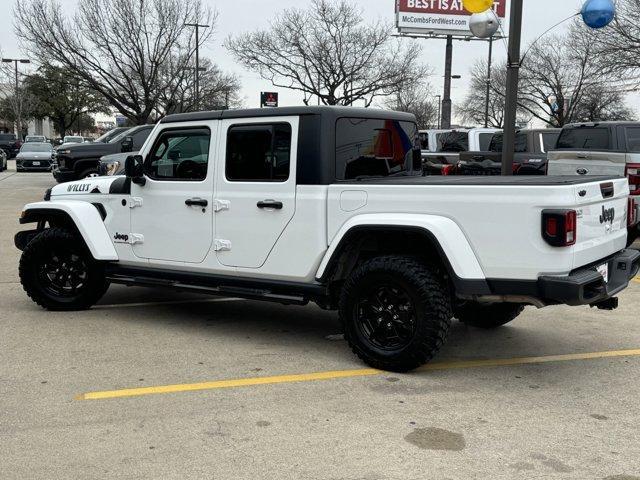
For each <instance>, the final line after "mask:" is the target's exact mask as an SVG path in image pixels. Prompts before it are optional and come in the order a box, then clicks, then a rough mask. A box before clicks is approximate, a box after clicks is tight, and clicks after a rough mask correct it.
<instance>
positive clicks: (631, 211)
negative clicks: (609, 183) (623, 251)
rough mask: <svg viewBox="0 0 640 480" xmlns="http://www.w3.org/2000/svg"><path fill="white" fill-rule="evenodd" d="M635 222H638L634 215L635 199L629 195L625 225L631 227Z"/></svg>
mask: <svg viewBox="0 0 640 480" xmlns="http://www.w3.org/2000/svg"><path fill="white" fill-rule="evenodd" d="M636 223H638V218H637V217H636V199H635V198H633V197H629V200H628V202H627V227H633V226H634V225H635V224H636Z"/></svg>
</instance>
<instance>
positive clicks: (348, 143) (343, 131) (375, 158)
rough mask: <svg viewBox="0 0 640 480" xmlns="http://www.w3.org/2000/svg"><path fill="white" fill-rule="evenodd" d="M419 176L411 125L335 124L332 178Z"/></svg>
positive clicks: (344, 120) (376, 122) (361, 120)
mask: <svg viewBox="0 0 640 480" xmlns="http://www.w3.org/2000/svg"><path fill="white" fill-rule="evenodd" d="M406 174H416V175H418V174H422V157H421V153H420V140H419V138H418V129H417V128H416V125H415V123H411V122H401V121H397V120H378V119H370V118H367V119H365V118H340V119H339V120H338V121H337V122H336V178H337V179H338V180H353V179H357V178H359V177H387V176H391V175H406Z"/></svg>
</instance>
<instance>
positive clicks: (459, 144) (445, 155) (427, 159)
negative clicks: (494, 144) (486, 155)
mask: <svg viewBox="0 0 640 480" xmlns="http://www.w3.org/2000/svg"><path fill="white" fill-rule="evenodd" d="M500 131H501V130H498V129H495V128H472V129H471V130H467V129H458V130H422V131H421V132H420V143H421V146H423V149H422V152H421V154H422V161H423V165H424V171H425V174H427V175H448V174H449V173H450V172H451V171H452V169H453V168H454V167H455V165H457V164H458V161H459V160H460V153H461V152H468V151H469V150H475V151H478V150H483V151H484V150H487V149H488V148H489V142H490V141H491V138H492V137H493V134H494V133H496V132H500ZM425 142H426V143H425ZM424 146H426V147H428V148H427V149H424Z"/></svg>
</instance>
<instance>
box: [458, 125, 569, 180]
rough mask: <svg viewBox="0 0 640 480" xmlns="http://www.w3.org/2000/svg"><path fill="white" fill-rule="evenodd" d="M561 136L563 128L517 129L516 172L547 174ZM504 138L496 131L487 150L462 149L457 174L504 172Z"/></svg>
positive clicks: (514, 168) (514, 170)
mask: <svg viewBox="0 0 640 480" xmlns="http://www.w3.org/2000/svg"><path fill="white" fill-rule="evenodd" d="M558 135H560V129H559V128H543V129H523V130H518V131H517V132H516V141H515V155H514V158H513V174H514V175H546V173H547V152H549V150H553V148H554V147H555V145H556V141H557V140H558ZM502 137H503V134H502V133H501V132H500V133H496V134H494V135H493V138H492V139H491V142H490V143H489V151H487V152H461V153H460V161H459V162H458V165H457V167H456V168H455V170H454V172H453V174H455V175H500V173H501V170H502Z"/></svg>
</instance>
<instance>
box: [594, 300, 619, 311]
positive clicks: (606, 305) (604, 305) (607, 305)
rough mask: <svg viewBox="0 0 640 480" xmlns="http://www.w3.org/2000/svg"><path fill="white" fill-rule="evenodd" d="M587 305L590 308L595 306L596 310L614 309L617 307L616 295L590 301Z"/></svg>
mask: <svg viewBox="0 0 640 480" xmlns="http://www.w3.org/2000/svg"><path fill="white" fill-rule="evenodd" d="M589 306H590V307H591V308H593V307H595V308H597V309H598V310H615V309H616V308H618V297H611V298H607V299H606V300H602V301H601V302H596V303H592V304H591V305H589Z"/></svg>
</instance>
